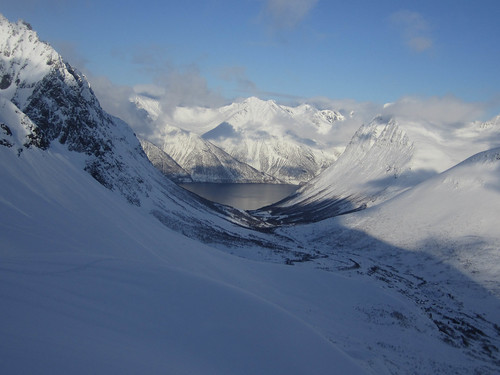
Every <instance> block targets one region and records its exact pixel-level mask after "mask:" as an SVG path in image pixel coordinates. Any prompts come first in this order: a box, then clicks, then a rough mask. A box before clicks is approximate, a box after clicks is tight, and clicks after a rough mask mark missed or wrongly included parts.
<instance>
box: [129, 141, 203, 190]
mask: <svg viewBox="0 0 500 375" xmlns="http://www.w3.org/2000/svg"><path fill="white" fill-rule="evenodd" d="M139 141H140V142H141V147H142V149H143V150H144V152H145V153H146V156H147V157H148V159H149V161H150V162H151V164H153V165H154V166H155V167H156V169H158V170H159V171H160V172H161V173H163V174H164V175H165V176H167V177H168V178H170V179H171V180H172V181H175V182H176V183H186V182H193V179H192V178H191V176H190V175H189V173H188V172H186V171H185V170H184V169H183V168H182V167H181V166H180V165H179V164H177V162H176V161H175V160H174V159H172V158H171V157H170V156H169V155H168V154H167V153H165V152H164V151H163V150H162V149H161V148H159V147H157V146H155V145H154V144H152V143H151V142H148V141H146V140H145V139H140V140H139Z"/></svg>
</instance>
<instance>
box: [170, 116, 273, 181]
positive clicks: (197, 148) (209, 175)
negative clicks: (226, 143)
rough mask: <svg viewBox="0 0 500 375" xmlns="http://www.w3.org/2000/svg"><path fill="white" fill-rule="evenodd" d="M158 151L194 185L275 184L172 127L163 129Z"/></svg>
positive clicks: (230, 157) (261, 174)
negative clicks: (206, 183) (195, 183)
mask: <svg viewBox="0 0 500 375" xmlns="http://www.w3.org/2000/svg"><path fill="white" fill-rule="evenodd" d="M163 130H164V135H165V136H164V140H163V144H162V147H161V148H162V150H163V151H164V152H165V153H166V154H168V155H169V156H170V157H171V158H172V159H174V160H175V161H176V162H177V163H178V164H179V165H180V166H181V167H182V168H183V169H184V170H185V171H187V172H188V173H189V175H190V177H191V179H192V180H193V181H195V182H219V183H279V182H280V181H279V180H277V179H276V178H274V177H272V176H270V175H268V174H265V173H261V172H259V171H258V170H256V169H254V168H252V167H250V166H249V165H248V164H245V163H242V162H240V161H238V160H237V159H235V158H233V157H232V156H231V155H229V154H228V153H226V152H225V151H223V150H222V149H220V148H219V147H217V146H215V145H213V144H212V143H210V142H208V141H206V140H204V139H203V138H201V137H200V136H198V135H196V134H194V133H191V132H188V131H186V130H182V129H179V128H176V127H173V126H165V127H164V129H163Z"/></svg>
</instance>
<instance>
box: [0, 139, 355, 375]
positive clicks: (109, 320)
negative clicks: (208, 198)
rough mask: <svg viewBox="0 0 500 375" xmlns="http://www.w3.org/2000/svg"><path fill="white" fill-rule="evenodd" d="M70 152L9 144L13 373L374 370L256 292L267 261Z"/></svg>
mask: <svg viewBox="0 0 500 375" xmlns="http://www.w3.org/2000/svg"><path fill="white" fill-rule="evenodd" d="M60 151H61V150H58V147H56V149H55V150H49V151H41V150H38V149H30V150H27V151H25V152H23V154H22V155H21V156H20V157H18V156H17V155H16V154H15V153H13V152H11V150H8V149H6V148H5V147H2V148H1V150H0V152H1V158H0V160H1V168H0V172H1V179H0V187H1V189H0V190H1V192H2V194H1V199H0V207H1V211H2V215H1V218H0V237H1V238H2V248H1V251H0V264H1V266H0V280H1V281H0V296H1V298H2V304H0V317H1V319H0V327H1V328H0V330H1V331H2V340H1V343H0V348H1V350H0V352H1V353H2V354H1V361H0V372H2V373H9V374H16V373H19V374H21V373H38V374H49V373H73V374H88V373H89V372H92V373H95V374H109V373H117V372H120V373H139V372H147V373H186V374H187V373H189V374H234V373H244V372H251V373H264V374H265V373H268V374H274V373H279V372H286V373H291V374H294V373H295V374H301V373H304V372H309V371H312V372H313V373H318V374H321V373H324V374H327V373H331V371H332V369H337V370H338V371H339V373H345V372H349V373H351V372H352V373H360V374H361V373H364V371H362V369H361V368H360V366H358V365H356V364H355V363H354V361H353V360H351V359H349V357H348V356H347V355H346V354H344V353H342V352H341V351H340V350H339V349H337V348H336V347H335V346H334V345H333V344H332V343H331V342H329V341H328V340H326V339H325V338H324V337H322V336H321V335H320V334H318V333H317V332H316V331H315V330H314V329H312V328H311V327H310V326H309V325H308V324H307V323H305V322H303V321H302V320H301V319H299V318H297V317H296V316H294V315H292V314H291V313H290V312H287V311H286V310H285V309H283V308H281V307H279V306H278V305H276V304H275V303H274V302H273V301H268V300H266V299H265V298H263V297H262V296H260V295H258V294H255V293H254V292H253V290H252V287H255V286H253V285H252V284H257V287H258V286H259V285H258V284H259V283H260V281H259V276H262V275H267V276H268V277H269V272H270V271H271V270H268V269H266V268H267V267H266V266H260V264H258V263H257V264H254V263H252V262H246V261H243V260H240V258H233V257H231V256H228V255H224V254H223V253H219V252H218V251H216V250H213V249H210V248H208V247H206V246H204V245H202V244H201V243H199V242H195V241H193V240H189V239H187V238H186V237H183V236H181V235H179V234H177V233H175V232H173V231H171V230H169V229H167V228H166V227H165V226H163V225H161V224H160V223H159V222H158V221H157V220H155V219H154V218H153V217H152V216H151V215H148V214H145V213H143V212H141V210H140V209H139V208H137V207H136V206H133V205H130V204H128V203H126V202H124V201H123V199H121V197H119V196H117V194H116V193H114V192H112V191H110V190H108V189H106V188H104V187H103V186H102V185H100V184H99V183H98V182H97V181H95V180H93V179H92V178H91V177H90V176H89V175H88V174H87V173H85V172H84V171H82V170H81V169H80V168H77V167H75V166H74V165H73V163H72V162H71V160H70V159H71V158H72V157H73V155H71V154H68V153H65V152H64V151H61V152H60ZM285 268H287V267H286V266H277V271H278V273H281V275H280V276H277V278H276V280H275V282H276V283H278V284H279V280H280V279H286V278H287V277H290V276H291V275H290V271H289V270H285ZM237 274H240V277H236V276H235V275H237Z"/></svg>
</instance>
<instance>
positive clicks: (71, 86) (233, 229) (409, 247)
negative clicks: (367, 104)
mask: <svg viewBox="0 0 500 375" xmlns="http://www.w3.org/2000/svg"><path fill="white" fill-rule="evenodd" d="M49 57H51V58H50V59H49ZM0 81H1V82H2V84H1V88H0V212H1V215H0V239H1V246H0V296H1V301H2V303H0V332H2V340H0V353H1V359H0V373H6V374H11V373H37V374H53V373H71V374H88V373H93V374H110V373H143V372H146V373H151V374H163V373H189V374H239V373H255V374H278V373H286V374H332V373H333V374H336V373H339V374H391V373H397V374H419V375H420V374H459V375H466V374H471V373H480V374H487V375H493V374H498V372H499V371H498V370H499V369H500V361H499V347H500V336H499V335H498V331H499V328H498V327H499V326H500V322H499V321H498V311H499V309H500V302H499V301H500V300H499V298H498V290H499V288H498V285H499V276H498V270H497V268H498V267H497V266H498V264H499V261H498V251H497V250H498V247H499V243H500V240H499V236H500V234H499V232H498V230H497V228H496V223H498V212H500V207H498V204H499V202H500V199H499V194H500V180H499V179H498V176H499V169H498V168H499V167H498V162H499V161H500V157H499V152H500V151H499V150H498V149H495V150H491V151H489V152H486V153H482V154H479V155H477V156H475V157H474V158H472V159H469V160H467V161H465V162H464V163H462V164H460V165H458V166H457V167H455V168H453V169H451V170H449V171H447V172H445V173H443V174H440V175H437V176H434V177H432V178H430V179H428V180H427V181H426V182H424V183H423V184H420V185H418V186H416V187H414V188H411V189H408V191H406V192H404V193H403V194H400V195H398V196H397V197H396V198H394V199H391V200H387V201H385V202H384V203H382V204H380V205H377V206H376V207H372V208H371V209H368V210H365V211H362V212H356V213H353V214H351V215H345V216H342V217H337V218H333V219H328V220H325V221H322V222H319V223H313V224H309V225H302V226H300V225H296V226H293V227H285V228H280V229H275V230H274V231H271V230H270V228H265V227H264V228H262V227H261V228H260V230H259V231H256V230H251V227H258V226H259V225H262V224H261V223H259V222H257V221H256V220H255V219H253V218H252V217H250V216H248V215H246V214H245V213H244V212H241V211H237V210H231V209H229V208H227V207H222V206H220V205H215V204H209V203H208V202H205V201H203V200H201V199H199V198H197V197H196V196H194V195H192V194H190V193H188V192H185V191H183V190H181V189H179V188H178V187H177V186H176V185H175V184H174V183H172V182H171V181H169V180H168V179H166V178H165V177H164V176H163V175H162V174H161V173H160V172H159V171H158V170H156V169H155V168H154V167H153V166H152V165H151V163H150V162H149V161H148V160H147V158H146V156H145V154H144V153H143V151H142V149H141V147H140V143H139V141H138V140H137V139H136V137H135V136H134V134H133V132H132V131H131V129H130V128H129V127H128V126H127V124H125V123H123V122H122V121H119V120H118V119H116V118H113V117H111V116H109V115H108V114H106V113H105V112H104V111H103V110H102V109H101V108H100V106H99V103H98V102H97V100H96V99H95V97H94V96H93V93H92V90H91V89H90V87H89V85H88V83H87V81H86V79H85V77H84V76H83V75H81V74H80V73H79V72H77V71H76V70H74V69H72V68H71V67H70V66H69V65H68V64H66V63H65V62H64V61H63V60H62V59H61V58H60V56H59V55H57V53H56V52H55V51H54V50H52V49H51V48H50V46H48V45H47V44H44V43H41V42H40V41H39V40H38V37H37V35H36V33H34V32H33V31H32V30H30V27H29V26H27V25H26V24H23V23H22V22H20V23H17V24H11V23H9V22H8V21H7V20H6V19H4V18H3V17H0ZM387 125H388V124H387ZM484 128H485V129H489V128H490V127H488V126H485V127H484ZM391 129H392V131H390V130H391ZM489 131H490V130H487V132H489ZM386 132H387V134H389V133H391V134H393V136H392V137H391V139H394V140H399V141H400V142H399V143H404V142H402V140H404V139H405V137H404V135H403V134H402V133H400V132H398V131H397V129H395V128H394V127H392V128H391V127H388V128H387V129H386ZM460 132H462V133H464V134H467V136H468V137H469V136H470V135H471V134H476V135H477V134H490V135H491V134H494V133H482V132H483V130H478V128H477V127H475V126H471V127H470V128H469V129H460ZM359 135H361V133H360V134H359ZM406 136H407V137H408V138H409V139H412V138H413V137H412V136H411V134H409V133H407V134H406ZM360 138H361V137H360ZM486 139H490V141H491V140H492V137H486V138H485V139H483V141H482V142H486ZM412 142H413V146H414V148H413V156H412V158H415V159H414V160H415V161H418V160H420V159H419V158H418V157H415V155H418V153H417V152H416V151H415V150H416V146H417V142H416V141H415V140H413V141H412ZM375 143H376V142H375ZM459 145H460V144H459V143H457V144H456V146H457V147H458V146H459ZM402 149H404V148H402ZM394 152H395V151H394ZM402 155H404V153H402ZM412 160H413V159H412ZM428 213H429V214H430V215H432V217H429V216H428ZM405 215H406V216H405ZM245 220H247V222H246V224H245ZM251 220H253V221H251ZM384 223H387V226H384ZM181 233H184V234H186V235H188V236H189V237H187V236H183V235H182V234H181ZM220 250H223V251H220ZM235 255H236V256H235ZM244 257H246V258H253V259H254V260H249V259H245V258H244ZM255 260H258V261H255ZM291 265H294V266H291Z"/></svg>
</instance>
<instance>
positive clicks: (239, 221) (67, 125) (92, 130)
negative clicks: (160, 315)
mask: <svg viewBox="0 0 500 375" xmlns="http://www.w3.org/2000/svg"><path fill="white" fill-rule="evenodd" d="M0 21H1V22H0V26H1V31H2V32H1V35H2V37H1V38H2V39H0V69H1V70H0V75H1V76H2V77H3V78H2V81H4V82H6V83H4V84H3V85H2V87H3V89H1V90H0V100H1V103H0V105H1V106H2V114H1V115H2V120H1V121H2V124H3V125H2V132H3V133H4V136H3V138H2V144H3V145H4V146H5V147H6V148H8V149H10V152H12V153H15V154H17V155H19V157H20V158H21V159H22V157H23V154H24V153H25V152H26V151H27V150H29V149H31V148H38V149H40V150H45V151H50V150H53V149H54V147H56V146H57V147H58V146H62V149H61V148H58V150H59V151H58V152H59V153H61V155H64V154H65V153H66V151H68V152H70V154H69V155H71V156H69V157H68V160H69V161H71V162H72V163H75V165H78V166H79V167H81V168H82V169H83V170H85V171H86V172H87V173H89V174H90V175H91V176H92V177H93V178H94V179H95V180H97V181H98V182H99V183H100V184H101V185H103V186H104V187H106V188H107V189H110V190H113V191H117V192H119V193H120V195H121V196H123V197H124V198H125V199H126V200H127V201H128V202H129V203H130V204H133V205H135V206H137V207H141V209H142V210H144V211H145V212H147V213H149V214H152V215H154V216H155V217H156V218H157V219H158V220H160V221H161V222H162V223H163V224H165V225H167V226H169V227H171V228H174V229H176V230H179V231H181V232H182V233H184V234H186V235H188V236H194V237H197V238H201V239H203V240H204V241H210V242H220V243H224V244H226V245H228V246H233V245H234V244H233V243H232V242H234V241H237V242H238V241H240V240H241V241H243V242H245V241H250V242H252V241H257V242H258V243H259V244H262V241H264V243H265V242H267V240H265V239H264V237H265V236H264V235H259V234H257V233H255V232H253V231H248V230H246V229H244V228H242V227H241V225H247V224H248V223H251V222H254V221H255V220H254V219H252V218H251V217H249V216H248V215H246V214H244V213H243V212H241V211H238V210H233V209H230V208H227V207H222V206H220V205H216V204H211V203H209V202H207V201H205V200H202V199H201V198H197V197H196V196H195V195H193V194H191V193H189V192H186V191H185V190H183V189H180V188H179V187H177V186H176V185H175V184H174V183H172V182H171V181H169V180H168V179H166V178H165V177H164V176H163V175H162V174H161V173H160V172H159V171H158V170H156V169H155V168H154V167H153V166H152V165H151V163H150V162H149V160H148V159H147V157H146V155H145V154H144V152H143V150H142V148H141V145H140V143H139V141H138V140H137V138H136V136H135V134H134V133H133V132H132V130H131V129H130V127H129V126H128V125H127V124H126V123H124V122H123V121H121V120H119V119H117V118H114V117H112V116H110V115H108V114H107V113H106V112H104V111H103V110H102V108H101V107H100V105H99V102H98V101H97V99H96V97H95V96H94V93H93V91H92V89H91V88H90V86H89V83H88V82H87V80H86V78H85V77H84V76H83V75H82V74H81V73H79V72H78V71H76V70H75V69H73V68H72V67H71V66H70V65H69V64H67V63H66V62H64V60H63V59H62V58H61V56H59V55H58V54H57V52H55V51H54V50H53V49H52V48H51V47H50V46H49V45H47V44H45V43H42V42H40V41H39V39H38V36H37V35H36V33H35V32H34V31H32V30H30V28H29V27H28V26H26V25H25V24H23V23H17V24H10V23H9V22H8V21H7V20H6V19H5V18H2V19H1V20H0ZM5 77H8V78H5ZM53 152H55V151H53ZM233 222H234V223H233ZM259 236H260V237H262V238H259ZM231 238H232V240H233V241H231V240H230V239H231ZM271 246H272V247H274V246H275V244H272V245H271Z"/></svg>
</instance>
